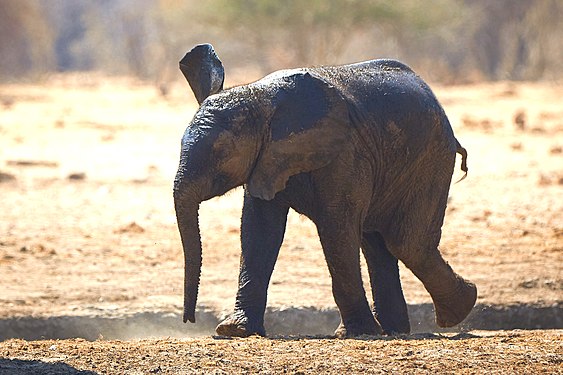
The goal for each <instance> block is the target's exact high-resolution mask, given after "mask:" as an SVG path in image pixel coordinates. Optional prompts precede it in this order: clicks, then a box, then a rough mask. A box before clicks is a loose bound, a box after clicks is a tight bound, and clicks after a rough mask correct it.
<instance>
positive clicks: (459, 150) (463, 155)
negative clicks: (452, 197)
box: [455, 139, 468, 184]
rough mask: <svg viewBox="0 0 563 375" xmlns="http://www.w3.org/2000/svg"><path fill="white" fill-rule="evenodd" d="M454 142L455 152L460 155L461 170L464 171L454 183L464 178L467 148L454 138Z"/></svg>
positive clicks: (465, 175)
mask: <svg viewBox="0 0 563 375" xmlns="http://www.w3.org/2000/svg"><path fill="white" fill-rule="evenodd" d="M455 144H456V150H455V151H456V153H458V154H460V155H461V170H462V171H464V172H465V174H464V175H463V177H462V178H460V179H459V180H458V181H457V182H456V184H457V183H458V182H460V181H463V180H464V179H465V177H467V171H468V169H467V150H466V149H465V148H463V146H462V145H461V144H460V143H459V141H458V140H457V139H456V140H455Z"/></svg>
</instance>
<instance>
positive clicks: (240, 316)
mask: <svg viewBox="0 0 563 375" xmlns="http://www.w3.org/2000/svg"><path fill="white" fill-rule="evenodd" d="M215 332H217V334H218V335H220V336H229V337H248V336H252V335H259V336H266V330H265V329H264V325H263V324H252V323H251V322H250V321H249V319H248V317H247V316H245V315H244V313H242V312H235V313H234V314H232V315H231V316H229V317H228V318H226V319H225V320H223V321H222V322H221V323H219V325H218V326H217V328H215Z"/></svg>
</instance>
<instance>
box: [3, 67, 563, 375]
mask: <svg viewBox="0 0 563 375" xmlns="http://www.w3.org/2000/svg"><path fill="white" fill-rule="evenodd" d="M168 91H169V92H168V95H167V96H166V97H164V96H162V95H161V94H160V92H159V91H158V90H157V89H156V88H155V87H154V86H151V85H146V84H142V83H140V82H137V81H134V80H131V79H128V78H107V77H103V76H99V75H66V76H54V77H51V78H49V79H47V80H46V81H45V82H44V83H42V84H41V85H31V84H4V85H0V290H1V292H0V340H6V341H3V342H0V373H2V372H3V371H4V372H8V373H11V372H13V371H16V370H17V369H21V371H24V372H25V371H28V372H29V371H31V372H32V371H35V370H37V371H38V373H49V371H52V372H53V373H60V372H63V373H64V371H67V370H68V371H69V372H71V373H72V371H77V370H76V369H80V370H82V369H87V370H91V371H94V372H99V373H131V374H134V373H151V372H152V373H160V372H162V373H182V372H185V373H190V372H213V371H216V372H218V373H221V372H222V371H225V372H233V371H236V372H245V371H248V372H257V371H266V372H283V371H286V372H290V373H299V372H305V373H307V372H313V371H323V372H335V373H336V372H377V371H384V370H386V371H390V372H408V371H428V372H436V371H440V372H444V371H459V372H468V373H472V372H481V371H483V372H485V371H486V372H489V371H498V372H507V371H508V372H523V373H526V372H540V371H545V372H562V371H563V367H562V358H563V348H562V346H561V335H562V331H561V330H551V331H550V330H546V331H539V330H538V331H516V332H514V331H507V332H504V331H470V332H469V333H468V331H469V330H472V329H473V330H475V329H493V328H496V329H512V328H556V329H561V328H563V316H562V314H563V313H562V311H563V99H562V97H563V86H562V85H561V84H558V83H553V82H544V83H511V82H500V83H494V84H478V85H470V86H448V87H439V86H437V87H435V92H436V94H437V96H438V98H439V99H440V101H441V102H442V104H443V105H444V107H445V109H446V112H447V113H448V115H449V117H450V122H451V123H452V126H453V127H454V130H455V132H456V135H457V137H458V139H459V140H460V142H461V143H462V144H463V146H464V147H465V148H466V149H467V150H468V153H469V159H468V162H469V176H468V178H467V179H465V180H464V181H463V182H460V183H458V184H454V185H452V188H451V191H450V201H449V204H448V209H447V216H446V222H445V225H444V227H443V237H442V242H441V251H442V253H443V255H444V257H445V258H446V259H447V260H448V261H449V262H450V264H451V265H452V266H453V268H454V269H455V270H456V271H458V272H459V273H460V274H461V275H463V276H465V277H467V278H469V279H470V280H472V281H474V282H475V283H476V284H477V287H478V289H479V297H478V301H477V303H478V306H477V307H476V309H475V312H474V314H472V316H470V319H469V320H468V322H467V323H466V324H465V325H462V327H461V330H462V331H463V332H464V333H461V334H456V333H447V334H445V333H441V334H436V333H435V334H413V335H411V336H407V337H401V338H397V339H387V338H375V339H370V340H345V341H341V340H332V339H329V338H322V339H319V338H318V337H317V338H315V339H311V338H306V337H305V336H303V335H311V334H313V335H326V334H328V333H330V332H331V331H332V330H334V328H335V325H336V324H337V320H338V318H337V314H336V312H335V307H334V301H333V299H332V296H331V287H330V277H329V274H328V271H327V267H326V264H325V262H324V259H323V256H322V251H321V248H320V243H319V240H318V237H317V235H316V232H315V228H314V226H313V224H312V223H311V222H310V221H309V220H308V219H306V218H304V217H301V216H299V215H297V214H295V213H292V214H291V215H290V217H289V220H288V230H287V234H286V238H285V241H284V245H283V247H282V250H281V252H280V257H279V260H278V262H277V265H276V270H275V271H274V275H273V277H272V282H271V287H270V290H269V301H268V303H269V306H270V310H269V315H268V316H267V320H268V322H267V328H268V327H269V331H270V333H273V334H277V335H289V334H291V335H301V336H298V337H297V338H296V337H287V336H276V337H274V338H273V339H258V338H251V339H245V340H214V339H211V338H209V337H210V335H211V334H212V328H213V325H214V324H216V322H217V320H218V319H220V318H221V316H222V315H224V314H225V313H226V312H228V311H229V310H230V309H231V308H232V305H233V303H234V296H235V293H236V284H237V274H238V260H239V253H240V245H239V233H240V232H239V226H240V224H239V219H240V210H241V203H242V199H241V198H242V195H241V190H240V189H238V190H236V191H234V192H232V193H229V194H227V195H226V196H224V197H220V198H217V199H213V200H211V201H209V202H205V203H204V204H203V206H202V209H201V212H200V224H201V230H202V237H203V238H202V241H203V247H204V249H203V252H204V254H203V256H204V263H203V271H202V282H201V286H200V296H199V305H198V306H199V313H198V323H196V325H195V326H194V325H182V324H180V319H181V318H180V309H181V304H182V277H183V271H182V267H183V255H182V251H181V246H180V240H179V235H178V233H177V229H176V223H175V215H174V209H173V203H172V180H173V177H174V174H175V171H176V167H177V165H178V154H179V143H180V138H181V135H182V133H183V130H184V128H185V126H186V125H187V123H188V122H189V120H190V119H191V116H192V114H193V112H194V110H195V102H194V100H193V98H192V96H191V94H190V93H189V88H188V87H187V85H184V84H183V83H182V84H180V83H179V82H178V83H177V84H174V85H172V86H170V87H169V90H168ZM458 163H459V160H458ZM458 166H459V165H458ZM461 176H462V173H461V171H460V170H459V168H457V169H456V174H455V175H454V180H457V179H458V178H460V177H461ZM364 270H365V266H364ZM401 278H402V282H403V285H404V289H405V296H406V299H407V302H408V303H409V311H410V313H411V322H412V325H413V331H415V332H421V331H423V332H441V331H439V330H437V328H436V327H435V325H433V322H432V321H431V312H432V311H431V308H430V305H429V303H430V302H431V301H430V298H429V296H428V295H427V293H426V292H425V290H424V288H423V287H422V284H421V283H420V282H419V281H418V280H417V279H416V278H415V277H413V276H412V274H411V273H410V271H408V270H407V269H405V268H402V269H401ZM364 280H365V283H366V290H369V287H368V284H367V283H368V279H367V277H364ZM119 322H121V323H119ZM458 331H459V329H458ZM194 335H200V336H201V335H204V336H203V337H199V338H189V339H186V337H188V336H194ZM149 336H152V337H155V336H156V337H166V336H173V337H180V338H179V339H166V340H163V339H161V340H143V341H135V340H132V341H107V339H131V338H143V337H149ZM68 337H84V338H87V339H96V338H99V340H96V341H93V342H91V341H84V340H64V341H49V340H44V341H22V340H9V339H10V338H24V339H29V340H31V339H41V338H45V339H49V338H68ZM181 337H184V338H181ZM424 366H426V367H424ZM527 366H531V367H527ZM73 369H74V370H73Z"/></svg>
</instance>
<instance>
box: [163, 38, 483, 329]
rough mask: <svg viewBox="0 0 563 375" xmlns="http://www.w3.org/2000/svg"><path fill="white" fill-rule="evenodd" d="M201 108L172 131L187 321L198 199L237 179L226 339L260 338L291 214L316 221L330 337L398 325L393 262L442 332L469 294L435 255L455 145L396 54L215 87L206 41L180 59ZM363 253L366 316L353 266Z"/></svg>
mask: <svg viewBox="0 0 563 375" xmlns="http://www.w3.org/2000/svg"><path fill="white" fill-rule="evenodd" d="M180 69H181V70H182V73H184V75H185V76H186V78H187V80H188V82H189V83H190V86H191V87H192V89H193V91H194V93H195V95H196V98H197V99H198V101H199V103H200V108H199V110H198V111H197V113H196V114H195V116H194V118H193V120H192V122H191V123H190V125H189V126H188V128H187V129H186V131H185V133H184V136H183V138H182V146H181V156H180V166H179V169H178V173H177V176H176V179H175V181H174V203H175V208H176V215H177V219H178V227H179V231H180V235H181V239H182V245H183V248H184V256H185V285H184V322H185V321H187V320H189V321H191V322H195V306H196V299H197V292H198V286H199V275H200V270H201V260H202V257H201V254H202V250H201V241H200V234H199V227H198V208H199V204H200V203H201V202H202V201H204V200H207V199H210V198H212V197H216V196H219V195H222V194H224V193H226V192H227V191H229V190H231V189H233V188H235V187H237V186H240V185H244V187H245V195H244V206H243V215H242V226H241V244H242V256H241V265H240V276H239V290H238V293H237V297H236V303H235V311H234V313H233V314H232V315H231V316H229V317H228V318H227V319H226V320H225V321H223V322H222V323H220V324H219V326H218V327H217V333H218V334H220V335H228V336H248V335H251V334H259V335H265V334H266V333H265V330H264V311H265V307H266V297H267V289H268V284H269V281H270V276H271V274H272V271H273V268H274V264H275V262H276V259H277V256H278V251H279V248H280V246H281V243H282V240H283V236H284V232H285V224H286V216H287V213H288V210H289V208H290V207H291V208H293V209H294V210H296V211H297V212H299V213H301V214H303V215H305V216H307V217H309V218H310V219H311V220H312V221H313V222H314V223H315V224H316V226H317V230H318V234H319V237H320V240H321V244H322V247H323V251H324V255H325V259H326V262H327V264H328V268H329V271H330V274H331V277H332V292H333V295H334V299H335V301H336V304H337V306H338V309H339V311H340V316H341V323H340V326H339V327H338V328H337V330H336V332H335V335H336V336H337V337H353V336H358V335H362V334H381V333H389V334H391V333H396V332H408V331H409V330H410V326H409V320H408V316H407V308H406V303H405V299H404V297H403V292H402V290H401V285H400V281H399V270H398V265H397V259H399V260H401V261H402V262H403V263H404V264H405V265H406V266H407V267H408V268H409V269H410V270H411V271H412V272H413V273H414V274H415V275H416V276H417V277H418V278H419V279H420V280H421V281H422V283H423V284H424V287H425V288H426V290H427V291H428V292H429V293H430V295H431V297H432V300H433V302H434V306H435V311H436V322H437V324H438V325H439V326H441V327H450V326H453V325H456V324H458V323H460V322H461V321H462V320H463V319H464V318H465V317H466V316H467V314H469V312H470V311H471V309H472V307H473V305H474V304H475V300H476V297H477V289H476V287H475V285H474V284H472V283H470V282H468V281H466V280H464V279H463V278H462V277H461V276H459V275H457V274H456V273H455V272H454V271H453V270H452V269H451V267H450V266H449V265H448V264H447V263H446V262H445V261H444V259H443V258H442V256H441V255H440V252H439V250H438V243H439V241H440V236H441V226H442V223H443V220H444V213H445V209H446V202H447V197H448V190H449V186H450V180H451V176H452V173H453V169H454V163H455V155H456V151H457V152H459V153H461V154H462V156H463V165H462V169H464V170H465V171H467V168H466V164H465V159H466V156H467V154H466V153H465V150H464V149H463V148H462V147H461V146H460V145H459V143H458V142H457V140H456V139H455V137H454V134H453V131H452V128H451V127H450V124H449V122H448V119H447V117H446V115H445V113H444V111H443V109H442V107H441V106H440V104H439V103H438V101H437V100H436V98H435V97H434V95H433V93H432V92H431V90H430V88H429V87H428V86H427V85H426V84H425V83H424V82H423V81H422V80H421V79H420V78H419V77H418V76H417V75H416V74H415V73H414V72H413V71H412V70H411V69H410V68H408V67H407V66H405V65H403V64H402V63H400V62H397V61H392V60H373V61H367V62H363V63H358V64H352V65H344V66H336V67H320V68H305V69H295V70H286V71H280V72H276V73H273V74H271V75H268V76H266V77H265V78H263V79H261V80H259V81H257V82H254V83H251V84H248V85H244V86H239V87H234V88H231V89H227V90H223V79H224V73H223V67H222V64H221V62H220V61H219V59H218V58H217V56H216V55H215V52H214V51H213V48H212V47H211V46H210V45H199V46H196V47H195V48H194V49H193V50H192V51H190V52H189V53H187V54H186V56H185V57H184V58H183V59H182V61H181V62H180ZM360 248H361V249H362V251H363V253H364V256H365V257H366V260H367V265H368V268H369V275H370V283H371V288H372V294H373V298H374V310H373V311H371V310H370V307H369V304H368V301H367V299H366V295H365V291H364V288H363V284H362V280H361V274H360V258H359V257H360Z"/></svg>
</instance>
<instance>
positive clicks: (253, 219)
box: [216, 193, 289, 337]
mask: <svg viewBox="0 0 563 375" xmlns="http://www.w3.org/2000/svg"><path fill="white" fill-rule="evenodd" d="M288 210H289V207H288V206H287V205H285V204H282V203H280V202H278V201H277V200H276V199H274V200H272V201H265V200H262V199H258V198H254V197H251V196H250V195H249V194H248V193H245V196H244V206H243V210H242V225H241V245H242V255H241V260H240V274H239V287H238V292H237V297H236V302H235V311H234V312H233V314H231V315H230V316H229V317H228V318H226V319H225V320H224V321H223V322H221V323H220V324H219V325H218V326H217V328H216V332H217V334H219V335H222V336H239V337H246V336H250V335H254V334H258V335H261V336H265V335H266V330H265V329H264V312H265V309H266V300H267V293H268V284H269V282H270V277H271V276H272V272H273V270H274V265H275V263H276V260H277V257H278V253H279V249H280V246H281V244H282V241H283V236H284V233H285V226H286V220H287V213H288Z"/></svg>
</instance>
